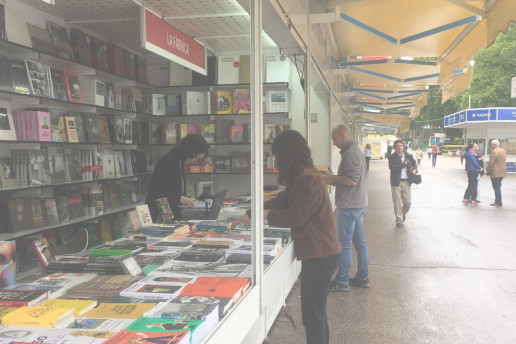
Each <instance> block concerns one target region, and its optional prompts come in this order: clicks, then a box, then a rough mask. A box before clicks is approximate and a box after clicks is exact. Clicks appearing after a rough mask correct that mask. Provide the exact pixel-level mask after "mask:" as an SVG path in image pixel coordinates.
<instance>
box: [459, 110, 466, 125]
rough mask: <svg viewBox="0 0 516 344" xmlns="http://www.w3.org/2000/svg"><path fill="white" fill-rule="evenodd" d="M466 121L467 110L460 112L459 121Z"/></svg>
mask: <svg viewBox="0 0 516 344" xmlns="http://www.w3.org/2000/svg"><path fill="white" fill-rule="evenodd" d="M464 122H466V111H461V112H459V123H464Z"/></svg>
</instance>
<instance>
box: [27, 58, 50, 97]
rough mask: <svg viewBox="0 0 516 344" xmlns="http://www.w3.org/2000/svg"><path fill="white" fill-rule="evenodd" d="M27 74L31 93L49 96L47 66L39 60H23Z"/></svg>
mask: <svg viewBox="0 0 516 344" xmlns="http://www.w3.org/2000/svg"><path fill="white" fill-rule="evenodd" d="M25 66H26V67H27V75H28V76H29V82H30V87H31V91H32V94H33V95H35V96H40V97H47V98H50V97H51V91H50V82H49V78H48V73H47V68H46V67H45V66H44V65H42V64H41V63H39V62H35V61H30V60H25Z"/></svg>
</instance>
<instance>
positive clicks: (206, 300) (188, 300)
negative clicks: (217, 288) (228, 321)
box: [168, 295, 234, 318]
mask: <svg viewBox="0 0 516 344" xmlns="http://www.w3.org/2000/svg"><path fill="white" fill-rule="evenodd" d="M168 302H170V303H174V304H183V305H199V304H201V305H217V306H219V317H220V318H222V317H224V315H225V314H226V313H227V311H228V310H229V309H230V308H231V307H232V306H233V305H234V302H233V299H232V298H229V297H225V298H224V297H210V296H181V295H180V296H178V297H176V298H174V299H172V300H170V301H168Z"/></svg>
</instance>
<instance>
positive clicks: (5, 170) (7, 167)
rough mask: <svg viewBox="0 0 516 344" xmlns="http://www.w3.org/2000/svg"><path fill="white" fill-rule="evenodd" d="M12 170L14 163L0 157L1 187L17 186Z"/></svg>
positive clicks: (9, 158) (10, 159)
mask: <svg viewBox="0 0 516 344" xmlns="http://www.w3.org/2000/svg"><path fill="white" fill-rule="evenodd" d="M14 168H15V166H14V161H13V159H12V158H11V157H0V183H1V185H2V187H4V188H7V187H11V186H16V185H18V180H17V179H16V173H15V170H14Z"/></svg>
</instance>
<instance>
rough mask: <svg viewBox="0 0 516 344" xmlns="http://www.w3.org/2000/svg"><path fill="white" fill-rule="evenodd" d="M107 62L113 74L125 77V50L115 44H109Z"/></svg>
mask: <svg viewBox="0 0 516 344" xmlns="http://www.w3.org/2000/svg"><path fill="white" fill-rule="evenodd" d="M107 62H108V67H109V71H110V72H111V73H113V74H117V75H122V76H124V75H125V61H124V49H123V48H122V47H120V46H119V45H116V44H114V43H108V44H107Z"/></svg>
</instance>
